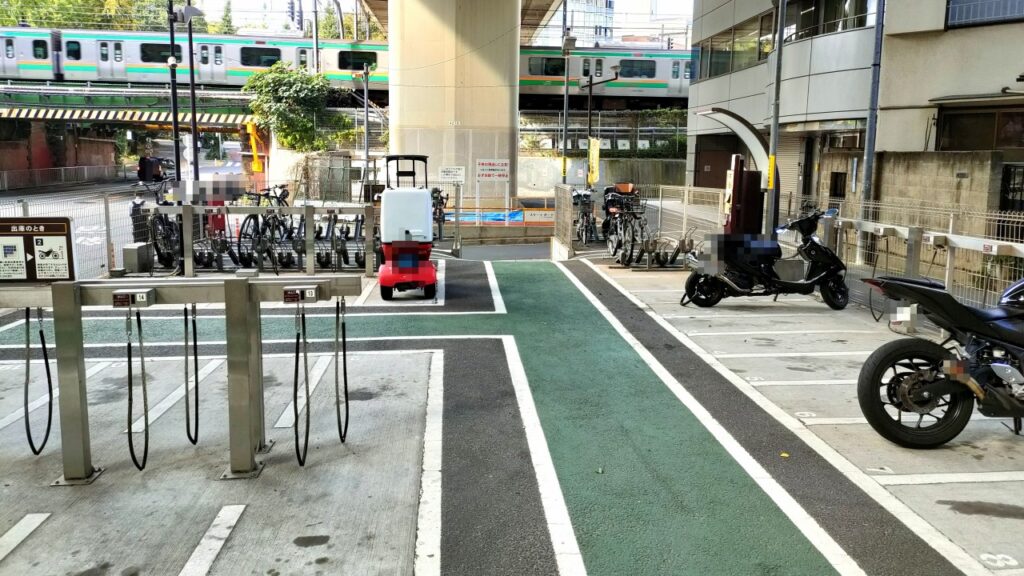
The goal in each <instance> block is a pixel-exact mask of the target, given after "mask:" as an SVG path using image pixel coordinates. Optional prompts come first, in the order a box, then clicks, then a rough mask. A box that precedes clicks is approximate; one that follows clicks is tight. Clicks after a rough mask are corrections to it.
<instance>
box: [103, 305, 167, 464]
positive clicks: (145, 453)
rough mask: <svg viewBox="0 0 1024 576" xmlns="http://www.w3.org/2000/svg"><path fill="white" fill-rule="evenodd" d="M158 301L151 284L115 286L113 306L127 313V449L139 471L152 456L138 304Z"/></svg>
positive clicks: (143, 306) (141, 306)
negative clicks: (135, 352)
mask: <svg viewBox="0 0 1024 576" xmlns="http://www.w3.org/2000/svg"><path fill="white" fill-rule="evenodd" d="M155 301H156V291H155V290H153V289H152V288H150V289H141V290H116V291H114V295H113V305H114V308H124V309H125V310H126V314H125V340H126V343H127V349H128V353H127V365H128V453H129V454H130V455H131V457H132V463H133V464H135V467H136V468H138V469H139V470H140V471H141V470H145V469H146V461H147V460H148V459H149V389H148V382H147V377H146V352H145V348H144V346H145V344H144V342H143V336H142V313H141V312H140V311H139V308H147V307H149V306H152V305H153V304H154V303H155ZM133 310H134V311H135V328H136V329H137V331H138V341H139V369H140V371H141V376H140V383H139V384H140V386H141V387H142V411H143V422H144V424H143V444H142V459H141V460H140V459H139V457H138V455H137V454H136V451H135V434H134V432H133V430H132V414H133V412H134V407H135V395H134V387H135V386H134V381H133V378H134V375H133V370H132V311H133Z"/></svg>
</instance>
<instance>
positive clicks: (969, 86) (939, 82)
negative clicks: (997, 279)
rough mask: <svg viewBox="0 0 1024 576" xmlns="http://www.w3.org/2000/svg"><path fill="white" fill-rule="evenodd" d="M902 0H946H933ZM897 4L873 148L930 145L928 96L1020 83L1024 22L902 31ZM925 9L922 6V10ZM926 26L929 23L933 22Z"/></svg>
mask: <svg viewBox="0 0 1024 576" xmlns="http://www.w3.org/2000/svg"><path fill="white" fill-rule="evenodd" d="M904 2H905V3H906V4H914V5H917V4H943V5H944V4H945V3H940V2H934V1H933V0H919V1H916V2H912V1H907V0H904ZM902 4H903V2H895V3H890V5H895V6H896V7H897V8H894V9H893V11H892V12H890V13H889V14H887V15H886V32H887V34H886V38H885V46H884V49H883V53H882V89H881V92H880V95H879V105H880V111H879V130H878V150H879V151H898V152H909V151H922V150H933V149H934V146H935V130H936V128H935V126H934V125H933V124H934V122H935V117H936V115H937V113H938V106H937V105H936V104H935V103H933V102H930V100H932V99H935V98H944V97H950V96H969V95H985V94H989V95H995V94H999V92H1000V91H1001V90H1002V89H1003V87H1007V86H1009V87H1016V88H1018V89H1022V88H1024V84H1018V83H1016V82H1015V80H1016V78H1017V76H1018V75H1019V74H1020V73H1021V72H1022V71H1024V68H1021V54H1024V23H1013V24H998V25H993V26H978V27H974V28H961V29H954V30H948V31H941V28H940V31H936V32H922V33H916V34H904V33H902V32H904V31H907V30H914V29H915V28H914V27H905V26H902V25H895V24H893V25H890V24H889V23H890V22H893V23H896V22H898V21H900V20H899V19H901V14H903V13H904V12H905V11H906V10H909V8H910V7H909V6H903V5H902ZM911 13H912V12H911ZM928 14H929V12H928V11H927V10H926V11H925V15H926V16H927V15H928ZM905 18H911V17H910V16H909V15H907V16H905ZM932 19H934V17H932ZM922 26H924V25H922ZM927 26H928V27H932V28H934V26H935V23H934V22H933V23H931V24H927ZM897 32H900V33H899V34H897ZM691 90H692V89H691ZM963 103H965V104H966V103H968V102H963ZM975 104H976V105H994V104H1004V105H1011V104H1012V105H1021V104H1024V97H1018V98H1000V99H997V100H992V99H989V100H986V101H980V100H979V101H976V102H975Z"/></svg>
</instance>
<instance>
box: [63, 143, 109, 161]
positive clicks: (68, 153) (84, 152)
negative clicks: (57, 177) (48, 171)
mask: <svg viewBox="0 0 1024 576" xmlns="http://www.w3.org/2000/svg"><path fill="white" fill-rule="evenodd" d="M115 156H116V147H115V143H114V141H113V140H107V139H102V138H81V137H76V136H68V137H67V138H66V139H65V151H64V158H65V159H66V162H65V164H66V165H67V166H113V165H114V164H115V163H116V158H115Z"/></svg>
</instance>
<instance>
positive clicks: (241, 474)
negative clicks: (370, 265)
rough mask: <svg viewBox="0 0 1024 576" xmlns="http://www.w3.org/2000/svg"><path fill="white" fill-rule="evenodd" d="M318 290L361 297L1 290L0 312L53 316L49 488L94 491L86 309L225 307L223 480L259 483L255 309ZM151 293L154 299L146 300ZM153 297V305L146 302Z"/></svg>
mask: <svg viewBox="0 0 1024 576" xmlns="http://www.w3.org/2000/svg"><path fill="white" fill-rule="evenodd" d="M297 284H301V285H304V286H312V287H316V290H317V291H318V293H319V294H320V295H321V298H322V299H330V298H338V297H345V296H358V295H359V294H360V293H361V292H362V281H361V279H360V278H359V277H357V276H337V275H334V276H326V275H322V276H317V277H305V276H291V277H289V278H287V279H285V278H252V279H250V278H227V279H223V280H197V279H159V280H150V279H147V281H145V282H140V281H134V280H97V281H78V282H57V283H54V284H52V285H51V286H50V287H49V289H48V290H47V289H46V287H41V286H26V287H13V288H3V289H0V308H22V309H24V308H39V307H42V308H52V309H53V322H54V335H55V339H54V347H55V348H56V357H57V377H58V388H59V400H58V401H59V403H60V405H59V406H60V410H59V417H60V434H61V459H62V467H63V476H61V477H60V478H59V479H58V480H56V481H55V482H54V483H53V484H52V485H54V486H67V485H79V484H90V483H92V482H93V481H94V480H95V479H96V478H97V477H98V476H99V475H100V473H101V472H102V471H103V469H102V468H99V467H97V466H94V463H93V460H92V444H91V441H90V431H89V405H88V402H87V382H86V370H85V344H84V326H83V317H82V307H83V306H110V305H111V303H112V302H113V301H114V294H115V293H116V292H119V291H120V292H121V293H122V294H123V293H129V294H131V293H138V292H146V293H147V299H149V298H152V299H155V301H156V302H159V303H160V304H178V305H186V304H193V303H215V304H224V308H225V310H224V313H225V324H226V325H227V326H231V330H227V331H226V333H227V346H226V352H227V371H228V431H229V463H228V467H227V470H226V471H225V472H224V474H222V475H221V478H222V479H233V478H252V477H255V476H258V475H259V473H260V471H261V470H262V469H263V463H262V462H260V461H257V459H256V455H257V454H259V453H262V452H264V451H265V450H266V449H267V448H268V444H267V441H266V434H265V423H264V408H263V360H262V359H263V337H262V332H261V324H260V303H261V302H280V301H282V299H283V295H284V290H285V288H286V287H288V286H294V285H297ZM149 291H152V292H149ZM150 293H151V294H152V297H150V296H148V294H150Z"/></svg>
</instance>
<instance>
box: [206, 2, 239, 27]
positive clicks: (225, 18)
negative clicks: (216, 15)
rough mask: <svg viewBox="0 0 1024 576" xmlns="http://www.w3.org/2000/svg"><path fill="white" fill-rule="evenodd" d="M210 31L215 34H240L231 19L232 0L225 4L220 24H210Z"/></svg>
mask: <svg viewBox="0 0 1024 576" xmlns="http://www.w3.org/2000/svg"><path fill="white" fill-rule="evenodd" d="M209 30H210V32H211V33H213V34H225V35H231V34H235V33H236V32H238V28H235V23H234V21H233V20H232V19H231V0H228V1H227V3H225V4H224V12H223V13H222V14H221V16H220V22H214V23H210V25H209Z"/></svg>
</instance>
